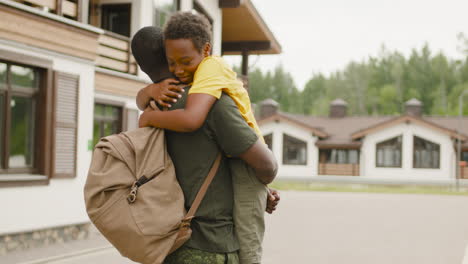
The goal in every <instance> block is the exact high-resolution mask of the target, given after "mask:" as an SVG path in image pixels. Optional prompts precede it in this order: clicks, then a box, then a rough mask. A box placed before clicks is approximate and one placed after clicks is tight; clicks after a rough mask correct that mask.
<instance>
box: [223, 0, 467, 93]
mask: <svg viewBox="0 0 468 264" xmlns="http://www.w3.org/2000/svg"><path fill="white" fill-rule="evenodd" d="M251 1H252V2H253V3H254V5H255V6H256V8H257V10H258V11H259V13H260V14H261V16H262V17H263V20H264V21H265V22H266V24H267V25H268V26H269V28H270V30H271V31H272V32H273V34H274V35H275V37H276V38H277V40H278V41H279V42H280V44H281V46H282V50H283V52H282V54H281V55H262V56H251V57H250V58H249V64H250V66H251V67H252V66H254V67H255V66H257V67H260V68H261V69H262V70H264V71H265V70H271V69H274V67H275V66H276V65H278V64H279V63H282V64H283V66H284V68H285V70H286V71H288V72H290V73H291V74H292V76H293V78H294V80H295V83H296V86H297V87H298V88H299V89H301V90H302V89H303V87H304V85H305V83H306V82H307V80H308V79H309V78H310V77H311V76H312V74H313V73H314V72H316V73H318V72H322V73H325V74H328V73H330V72H334V71H336V70H341V69H344V67H345V66H346V65H347V64H348V63H349V62H350V61H352V60H354V61H362V60H364V59H366V58H368V57H369V56H377V54H378V52H379V50H380V48H381V46H382V44H384V45H385V46H386V47H387V49H389V50H398V51H400V52H403V54H405V55H406V56H407V55H408V54H410V52H411V50H412V49H413V48H417V49H420V48H421V47H422V46H423V45H424V43H425V42H427V43H428V44H429V47H430V48H431V50H432V51H433V52H437V51H443V53H444V54H446V55H447V56H449V57H450V58H454V59H458V58H462V54H461V53H460V52H459V51H458V50H457V46H459V41H458V40H457V34H458V33H459V32H464V33H465V34H467V35H468V0H320V1H319V0H251ZM226 57H227V58H228V61H229V62H231V63H232V64H234V63H239V62H240V58H239V57H238V56H236V57H237V58H235V57H233V56H226Z"/></svg>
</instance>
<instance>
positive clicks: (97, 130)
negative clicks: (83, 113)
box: [93, 119, 101, 146]
mask: <svg viewBox="0 0 468 264" xmlns="http://www.w3.org/2000/svg"><path fill="white" fill-rule="evenodd" d="M100 138H101V126H100V125H99V121H98V120H96V119H94V127H93V146H96V144H97V143H98V141H99V139H100Z"/></svg>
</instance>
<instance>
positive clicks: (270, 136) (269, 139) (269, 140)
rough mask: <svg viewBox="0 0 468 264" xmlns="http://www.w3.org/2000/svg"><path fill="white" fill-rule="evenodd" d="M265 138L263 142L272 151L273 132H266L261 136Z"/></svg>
mask: <svg viewBox="0 0 468 264" xmlns="http://www.w3.org/2000/svg"><path fill="white" fill-rule="evenodd" d="M263 139H265V143H266V144H267V145H268V148H269V149H270V150H271V151H273V134H268V135H266V136H264V137H263Z"/></svg>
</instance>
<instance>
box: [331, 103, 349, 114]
mask: <svg viewBox="0 0 468 264" xmlns="http://www.w3.org/2000/svg"><path fill="white" fill-rule="evenodd" d="M347 108H348V103H346V102H345V101H344V100H343V99H339V98H338V99H335V100H334V101H333V102H331V104H330V117H331V118H342V117H345V116H346V110H347Z"/></svg>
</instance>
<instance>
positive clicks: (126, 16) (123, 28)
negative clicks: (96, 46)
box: [101, 4, 131, 37]
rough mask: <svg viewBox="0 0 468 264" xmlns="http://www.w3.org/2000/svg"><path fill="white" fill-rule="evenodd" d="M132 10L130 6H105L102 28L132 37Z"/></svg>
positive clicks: (103, 7) (103, 8)
mask: <svg viewBox="0 0 468 264" xmlns="http://www.w3.org/2000/svg"><path fill="white" fill-rule="evenodd" d="M130 8H131V5H129V4H120V5H103V6H102V21H101V22H102V23H101V24H102V28H104V29H106V30H109V31H112V32H114V33H117V34H120V35H123V36H127V37H130Z"/></svg>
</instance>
